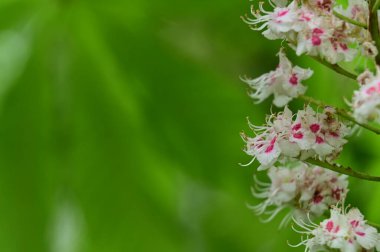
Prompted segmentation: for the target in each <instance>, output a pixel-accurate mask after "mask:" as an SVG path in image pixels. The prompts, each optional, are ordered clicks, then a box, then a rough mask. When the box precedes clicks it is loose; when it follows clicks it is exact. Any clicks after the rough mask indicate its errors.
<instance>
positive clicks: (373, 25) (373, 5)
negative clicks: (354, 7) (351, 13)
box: [368, 0, 380, 65]
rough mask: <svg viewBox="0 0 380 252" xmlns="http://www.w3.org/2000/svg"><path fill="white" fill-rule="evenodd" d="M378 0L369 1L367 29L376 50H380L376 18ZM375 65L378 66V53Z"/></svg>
mask: <svg viewBox="0 0 380 252" xmlns="http://www.w3.org/2000/svg"><path fill="white" fill-rule="evenodd" d="M379 5H380V3H379V0H370V1H369V9H370V10H371V12H370V15H369V27H368V30H369V32H370V33H371V36H372V39H373V41H375V45H376V47H377V48H378V49H380V34H379V17H378V8H379ZM375 60H376V63H377V64H378V65H379V64H380V54H379V53H378V54H377V56H376V58H375Z"/></svg>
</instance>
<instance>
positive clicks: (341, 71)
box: [311, 56, 357, 80]
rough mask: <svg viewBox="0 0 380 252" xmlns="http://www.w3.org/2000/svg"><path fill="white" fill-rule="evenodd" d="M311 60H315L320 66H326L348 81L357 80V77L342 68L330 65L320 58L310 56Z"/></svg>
mask: <svg viewBox="0 0 380 252" xmlns="http://www.w3.org/2000/svg"><path fill="white" fill-rule="evenodd" d="M311 57H312V58H313V59H315V60H316V61H318V62H319V63H321V64H322V65H325V66H327V67H328V68H330V69H332V70H334V71H335V72H337V73H339V74H341V75H344V76H346V77H348V78H350V79H353V80H356V79H357V76H356V75H355V74H353V73H350V72H349V71H347V70H346V69H344V68H342V67H341V66H339V65H338V64H331V63H329V62H327V61H325V60H323V59H321V58H318V57H314V56H311Z"/></svg>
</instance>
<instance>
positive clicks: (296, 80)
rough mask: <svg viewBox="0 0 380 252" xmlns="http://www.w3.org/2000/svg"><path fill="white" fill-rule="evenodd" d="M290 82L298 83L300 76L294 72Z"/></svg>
mask: <svg viewBox="0 0 380 252" xmlns="http://www.w3.org/2000/svg"><path fill="white" fill-rule="evenodd" d="M289 83H290V84H292V85H293V86H295V85H297V84H298V77H297V75H296V74H292V76H291V77H290V79H289Z"/></svg>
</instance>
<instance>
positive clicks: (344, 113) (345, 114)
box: [298, 95, 380, 135]
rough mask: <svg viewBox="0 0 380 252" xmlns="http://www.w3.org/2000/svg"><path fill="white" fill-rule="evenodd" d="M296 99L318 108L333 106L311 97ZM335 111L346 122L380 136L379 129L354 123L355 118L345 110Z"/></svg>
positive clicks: (301, 96) (337, 109) (302, 96)
mask: <svg viewBox="0 0 380 252" xmlns="http://www.w3.org/2000/svg"><path fill="white" fill-rule="evenodd" d="M298 98H300V99H302V100H304V101H306V102H308V103H311V104H314V105H317V106H319V107H333V106H329V105H326V104H324V103H323V102H321V101H318V100H316V99H314V98H311V97H308V96H305V95H300V96H298ZM335 111H336V113H337V114H338V115H339V116H341V117H343V118H345V119H346V120H348V121H350V122H353V123H355V124H357V125H359V126H361V127H363V128H365V129H367V130H369V131H372V132H373V133H375V134H377V135H380V129H378V128H376V127H373V126H371V125H369V124H365V123H360V122H358V121H356V120H355V118H353V117H352V115H350V113H349V112H347V111H346V110H344V109H341V108H335Z"/></svg>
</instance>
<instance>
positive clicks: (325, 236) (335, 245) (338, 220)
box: [295, 207, 380, 252]
mask: <svg viewBox="0 0 380 252" xmlns="http://www.w3.org/2000/svg"><path fill="white" fill-rule="evenodd" d="M295 222H296V223H297V224H298V225H299V226H300V227H302V228H303V229H304V230H303V231H298V230H296V229H295V230H296V231H297V232H299V233H301V234H306V235H307V238H306V239H305V240H303V241H302V242H301V243H299V244H298V245H296V246H301V245H305V247H306V248H305V251H321V250H323V251H324V250H329V249H335V250H338V251H341V252H361V251H374V250H375V249H376V250H377V251H379V248H380V247H379V245H380V234H379V233H378V232H377V230H376V229H375V228H374V227H372V226H370V225H368V224H367V223H366V220H364V216H363V215H362V214H361V213H360V211H359V210H358V209H357V208H352V209H350V210H349V211H348V212H346V209H344V207H340V208H339V207H334V208H332V209H331V211H330V218H328V219H325V220H324V221H322V222H321V223H320V224H319V225H317V224H315V223H313V222H311V221H310V223H305V222H302V221H297V220H295Z"/></svg>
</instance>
